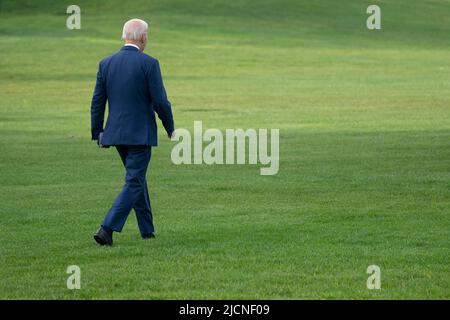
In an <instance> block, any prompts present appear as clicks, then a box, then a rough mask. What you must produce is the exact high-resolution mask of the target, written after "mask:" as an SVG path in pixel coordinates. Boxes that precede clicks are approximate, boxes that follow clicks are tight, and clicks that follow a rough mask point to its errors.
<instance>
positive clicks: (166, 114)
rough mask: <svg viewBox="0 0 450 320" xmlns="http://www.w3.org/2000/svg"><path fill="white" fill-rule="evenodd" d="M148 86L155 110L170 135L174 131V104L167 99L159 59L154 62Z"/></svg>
mask: <svg viewBox="0 0 450 320" xmlns="http://www.w3.org/2000/svg"><path fill="white" fill-rule="evenodd" d="M148 88H149V91H150V97H151V99H152V104H153V110H155V112H156V114H157V115H158V117H159V119H161V122H162V124H163V126H164V129H165V130H166V132H167V134H168V135H169V136H170V135H172V132H173V131H174V128H175V127H174V123H173V115H172V106H171V104H170V102H169V100H167V95H166V89H164V84H163V80H162V76H161V69H160V67H159V62H158V60H155V62H154V63H153V64H152V66H151V68H150V71H149V74H148Z"/></svg>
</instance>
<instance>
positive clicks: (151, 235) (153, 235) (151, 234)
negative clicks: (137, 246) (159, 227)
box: [142, 233, 155, 239]
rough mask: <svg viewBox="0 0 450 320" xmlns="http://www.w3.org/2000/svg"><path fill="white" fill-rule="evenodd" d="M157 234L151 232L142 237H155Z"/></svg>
mask: <svg viewBox="0 0 450 320" xmlns="http://www.w3.org/2000/svg"><path fill="white" fill-rule="evenodd" d="M154 237H155V234H154V233H150V234H146V235H143V236H142V239H151V238H154Z"/></svg>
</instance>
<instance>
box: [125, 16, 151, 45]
mask: <svg viewBox="0 0 450 320" xmlns="http://www.w3.org/2000/svg"><path fill="white" fill-rule="evenodd" d="M147 29H148V24H147V22H145V21H144V20H141V19H131V20H128V21H127V22H125V24H124V25H123V32H122V39H123V40H135V41H137V40H140V39H141V38H142V36H143V35H144V34H146V33H147Z"/></svg>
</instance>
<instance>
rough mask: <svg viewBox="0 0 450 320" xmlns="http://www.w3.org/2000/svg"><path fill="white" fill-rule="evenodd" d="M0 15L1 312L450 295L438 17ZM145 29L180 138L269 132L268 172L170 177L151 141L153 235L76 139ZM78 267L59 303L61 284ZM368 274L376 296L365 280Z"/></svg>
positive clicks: (115, 175) (242, 6)
mask: <svg viewBox="0 0 450 320" xmlns="http://www.w3.org/2000/svg"><path fill="white" fill-rule="evenodd" d="M373 2H374V3H376V4H379V5H380V7H381V10H382V29H381V30H379V31H369V30H367V28H366V18H367V17H368V15H367V14H366V8H367V6H368V5H369V4H372V2H368V1H366V2H364V1H362V2H361V1H356V0H352V1H348V0H346V1H334V0H323V1H314V2H313V1H306V0H305V1H300V0H285V1H278V0H265V1H244V0H233V1H218V0H214V1H212V0H208V1H206V0H205V1H193V0H185V1H182V0H177V1H173V0H172V1H166V0H165V1H144V0H142V1H140V0H136V1H134V4H133V5H130V4H129V3H128V4H127V3H126V2H124V1H119V0H113V1H107V2H106V3H105V2H104V1H101V2H100V1H87V0H78V1H76V4H78V5H79V6H80V7H81V24H82V28H81V30H67V29H66V17H67V15H66V13H65V10H66V8H67V6H68V5H69V4H71V3H69V2H64V1H14V0H1V1H0V228H1V229H0V264H1V265H0V298H3V299H11V298H20V299H22V298H31V299H37V298H45V299H54V298H58V299H59V298H62V299H72V298H73V299H105V298H114V299H116V298H125V299H128V298H137V299H188V298H193V299H227V298H231V299H241V298H248V299H312V298H320V299H328V298H330V299H338V298H339V299H340V298H343V299H357V298H362V299H398V298H399V299H405V298H426V299H429V298H446V299H448V298H450V274H449V269H450V268H449V263H450V233H449V232H450V215H449V214H450V144H449V142H450V141H449V138H450V131H449V129H450V53H449V52H450V51H449V50H450V18H449V15H448V13H449V12H450V1H446V0H433V1H426V2H425V1H419V0H411V1H408V2H406V1H402V0H395V1H394V0H391V1H381V0H379V1H373ZM133 17H140V18H143V19H145V20H148V21H149V24H150V36H149V45H148V48H147V49H146V52H147V53H149V54H151V55H153V56H155V57H157V58H158V59H159V60H160V63H161V68H162V72H163V76H164V79H165V84H166V89H167V92H168V95H169V98H170V100H171V102H172V105H173V109H174V116H175V123H176V126H177V127H182V128H187V129H190V130H192V128H193V121H194V120H201V121H203V126H204V128H220V129H225V128H279V129H280V170H279V173H278V174H277V175H275V176H261V175H259V167H260V166H259V165H256V166H255V165H222V166H207V165H191V166H187V165H184V166H183V165H181V166H176V165H174V164H172V162H171V160H170V151H171V148H172V147H173V145H174V142H171V141H169V140H168V139H166V138H165V136H164V134H163V130H162V126H161V125H159V126H160V145H159V146H158V147H157V148H156V149H154V150H153V157H152V160H151V164H150V169H149V172H148V180H149V187H150V196H151V198H152V206H153V210H154V216H155V226H156V231H157V238H156V239H155V240H151V241H142V240H141V239H140V237H139V232H138V227H137V223H136V218H135V216H134V214H132V215H130V218H129V220H128V222H127V224H126V225H125V228H124V230H123V232H122V233H121V234H117V235H116V236H115V245H114V247H112V248H105V247H99V246H97V245H96V244H95V243H94V241H93V239H92V235H93V233H94V232H95V230H96V228H97V227H98V225H99V224H100V222H101V221H102V219H103V217H104V215H105V213H106V211H107V210H108V209H109V207H110V205H111V203H112V201H113V200H114V198H115V196H116V194H117V193H118V192H119V190H120V189H121V187H122V184H123V179H124V178H123V177H124V170H123V168H122V164H121V162H120V160H119V156H118V155H117V153H116V152H115V150H113V149H112V148H111V149H107V150H100V149H98V148H97V147H96V145H95V143H94V142H92V141H91V140H90V99H91V95H92V91H93V87H94V81H95V75H96V72H97V66H98V62H99V60H100V59H101V58H103V57H104V56H106V55H109V54H111V53H113V52H114V51H116V50H118V49H119V48H120V47H121V44H122V42H121V39H120V37H121V28H122V25H123V23H124V21H126V20H127V19H129V18H133ZM72 264H75V265H78V266H80V268H81V286H82V288H81V290H68V289H67V287H66V279H67V277H68V274H66V268H67V266H69V265H72ZM372 264H375V265H378V266H380V268H381V282H382V289H381V290H368V289H367V288H366V280H367V277H368V274H366V269H367V267H368V266H369V265H372Z"/></svg>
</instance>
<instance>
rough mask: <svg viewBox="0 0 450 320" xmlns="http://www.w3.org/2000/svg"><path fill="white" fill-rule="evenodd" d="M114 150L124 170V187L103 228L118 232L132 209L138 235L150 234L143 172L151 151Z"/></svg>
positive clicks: (149, 207)
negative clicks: (134, 213)
mask: <svg viewBox="0 0 450 320" xmlns="http://www.w3.org/2000/svg"><path fill="white" fill-rule="evenodd" d="M116 148H117V151H118V152H119V155H120V157H121V159H122V162H123V164H124V166H125V169H126V176H125V185H124V186H123V188H122V191H121V192H120V193H119V195H118V196H117V197H116V200H115V201H114V203H113V205H112V207H111V209H110V210H109V211H108V213H107V214H106V217H105V220H103V223H102V225H103V226H104V227H108V228H110V229H112V230H114V231H117V232H120V231H122V228H123V226H124V224H125V221H126V220H127V217H128V215H129V214H130V211H131V209H134V211H135V212H136V218H137V222H138V226H139V230H140V232H141V235H143V236H144V235H149V234H151V233H153V232H154V227H153V216H152V209H151V204H150V197H149V195H148V188H147V179H146V173H147V167H148V165H149V163H150V158H151V150H152V149H151V147H150V146H122V145H121V146H116Z"/></svg>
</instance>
